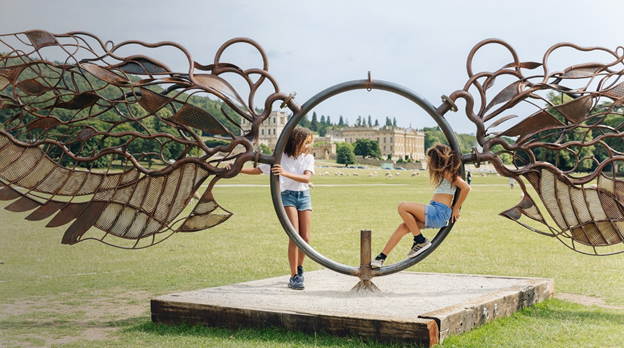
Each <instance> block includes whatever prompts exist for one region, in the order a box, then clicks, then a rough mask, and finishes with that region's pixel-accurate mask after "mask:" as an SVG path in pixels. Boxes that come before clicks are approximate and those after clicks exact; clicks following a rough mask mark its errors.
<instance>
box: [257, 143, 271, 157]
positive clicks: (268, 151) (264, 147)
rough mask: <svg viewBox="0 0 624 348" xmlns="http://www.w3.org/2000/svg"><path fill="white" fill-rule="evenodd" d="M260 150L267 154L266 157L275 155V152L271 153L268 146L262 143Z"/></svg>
mask: <svg viewBox="0 0 624 348" xmlns="http://www.w3.org/2000/svg"><path fill="white" fill-rule="evenodd" d="M260 148H261V149H262V153H263V154H265V155H270V154H272V153H273V151H271V148H270V147H268V146H266V145H264V144H262V143H261V144H260Z"/></svg>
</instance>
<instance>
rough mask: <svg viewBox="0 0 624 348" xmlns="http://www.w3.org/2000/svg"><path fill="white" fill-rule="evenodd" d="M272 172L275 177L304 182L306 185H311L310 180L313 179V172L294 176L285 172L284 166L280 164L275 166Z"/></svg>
mask: <svg viewBox="0 0 624 348" xmlns="http://www.w3.org/2000/svg"><path fill="white" fill-rule="evenodd" d="M271 171H272V172H273V174H275V175H281V176H283V177H285V178H288V179H291V180H294V181H298V182H302V183H304V184H307V183H309V182H310V180H311V179H312V172H311V171H309V170H305V171H304V172H303V174H293V173H289V172H287V171H285V170H284V168H282V166H281V165H279V164H274V165H273V168H271Z"/></svg>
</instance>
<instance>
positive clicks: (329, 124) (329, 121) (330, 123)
mask: <svg viewBox="0 0 624 348" xmlns="http://www.w3.org/2000/svg"><path fill="white" fill-rule="evenodd" d="M326 122H327V125H328V126H331V125H332V122H331V120H330V119H329V115H327V121H326Z"/></svg>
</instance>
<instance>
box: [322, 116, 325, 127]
mask: <svg viewBox="0 0 624 348" xmlns="http://www.w3.org/2000/svg"><path fill="white" fill-rule="evenodd" d="M321 125H323V126H324V125H326V123H325V115H321Z"/></svg>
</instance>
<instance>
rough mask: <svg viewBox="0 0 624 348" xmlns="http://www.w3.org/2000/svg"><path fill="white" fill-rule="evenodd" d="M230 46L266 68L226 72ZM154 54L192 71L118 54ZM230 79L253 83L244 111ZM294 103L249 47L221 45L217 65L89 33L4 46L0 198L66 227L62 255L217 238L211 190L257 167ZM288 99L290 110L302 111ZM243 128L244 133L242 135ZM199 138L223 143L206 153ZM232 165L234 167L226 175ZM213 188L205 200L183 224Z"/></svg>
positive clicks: (4, 40)
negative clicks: (280, 111)
mask: <svg viewBox="0 0 624 348" xmlns="http://www.w3.org/2000/svg"><path fill="white" fill-rule="evenodd" d="M235 43H244V44H248V45H251V46H253V47H254V48H255V49H256V50H257V52H258V53H259V55H260V56H261V58H262V62H263V66H262V67H260V68H257V69H248V70H243V69H241V68H239V67H238V66H236V65H233V64H230V63H225V62H221V61H220V57H221V55H222V53H223V52H224V51H225V50H226V49H227V48H228V47H229V46H231V45H232V44H235ZM158 49H169V50H175V51H176V52H178V53H179V54H181V55H183V56H184V57H186V59H187V61H188V67H187V69H188V70H187V71H181V72H175V71H172V70H171V69H170V68H169V67H168V66H167V65H165V64H164V63H163V62H160V61H158V60H156V59H153V58H151V57H149V56H147V55H130V56H127V55H123V53H122V52H126V51H128V50H134V51H135V52H136V51H141V52H156V51H157V50H158ZM48 56H52V57H54V61H50V60H47V58H46V57H48ZM224 73H229V74H234V75H236V76H238V78H239V79H240V78H242V79H243V81H245V82H246V83H247V85H248V88H249V91H248V94H249V98H248V100H247V101H245V100H243V98H241V96H239V94H238V93H237V92H236V91H235V90H234V89H233V88H232V86H231V85H230V83H228V82H227V81H226V80H225V79H223V78H222V77H221V76H220V75H222V74H224ZM266 83H268V84H270V85H271V87H272V90H273V93H271V95H270V96H269V97H268V98H267V100H263V101H262V104H261V106H262V107H263V109H264V111H262V112H257V111H256V108H255V105H254V97H255V94H256V91H257V90H258V89H259V88H260V86H261V85H263V84H266ZM201 95H204V96H211V97H213V98H216V99H218V100H220V101H222V102H224V103H225V104H226V105H227V110H226V109H225V108H222V109H221V110H217V112H214V111H210V110H209V109H207V108H206V107H205V105H204V106H198V105H194V102H195V101H196V100H195V99H194V98H195V97H196V96H201ZM287 99H289V98H288V96H286V95H283V94H281V93H280V91H279V88H278V85H277V83H275V81H273V79H272V77H271V76H270V75H269V74H268V62H267V58H266V54H265V52H264V51H263V50H262V48H261V47H260V46H259V45H257V44H256V43H255V42H253V41H251V40H248V39H234V40H231V41H229V42H227V43H225V44H224V45H223V46H222V47H221V48H220V49H219V51H218V52H217V54H216V56H215V59H214V62H213V63H212V64H210V65H202V64H199V63H197V62H194V61H193V60H192V58H191V56H190V54H189V53H188V52H187V51H186V50H185V49H184V48H183V47H181V46H179V45H177V44H175V43H172V42H162V43H158V44H147V43H142V42H138V41H128V42H123V43H121V44H118V45H115V44H113V43H111V42H106V43H105V42H103V41H101V40H100V39H98V38H97V37H95V36H93V35H91V34H87V33H80V32H75V33H67V34H62V35H54V34H50V33H48V32H45V31H40V30H37V31H28V32H24V33H17V34H8V35H1V36H0V123H1V124H2V127H1V129H0V199H1V200H15V202H13V203H11V204H10V205H9V206H7V208H6V209H7V210H9V211H14V212H26V211H30V210H34V211H33V212H32V213H31V214H30V215H28V216H27V217H26V219H27V220H42V219H46V218H49V217H51V216H52V215H54V214H56V215H54V217H53V218H52V219H51V220H50V222H49V223H48V224H47V226H49V227H57V226H62V225H65V224H68V223H70V222H71V225H70V226H69V227H68V228H67V230H66V232H65V235H64V236H63V243H66V244H74V243H76V242H79V241H81V240H85V239H97V240H100V241H102V242H104V243H107V244H111V245H115V246H120V247H127V248H141V247H146V246H150V245H154V244H156V243H158V242H160V241H162V240H164V239H165V238H167V237H169V236H170V235H171V234H173V233H175V232H191V231H199V230H203V229H206V228H210V227H212V226H215V225H217V224H220V223H222V222H223V221H225V220H227V219H228V218H229V217H230V215H231V213H230V212H229V211H227V210H225V209H223V208H222V207H220V206H219V204H218V203H217V202H216V201H215V199H214V197H213V196H212V187H213V186H214V184H215V182H216V181H217V180H219V179H220V178H228V177H232V176H235V175H236V174H237V173H238V172H239V171H240V169H241V168H242V165H243V164H244V163H245V162H247V161H254V160H255V161H258V160H259V159H260V156H259V154H258V153H257V152H256V149H255V146H256V142H257V138H258V128H259V125H260V123H261V122H262V121H263V120H264V119H265V118H266V117H267V116H268V114H269V113H270V111H271V107H270V106H271V104H272V103H273V102H275V101H278V100H279V101H284V100H287ZM291 99H292V98H290V99H289V101H288V102H287V103H286V104H288V106H289V107H291V108H292V109H294V110H296V109H297V107H296V105H295V104H294V102H292V100H291ZM241 119H244V120H246V121H248V122H249V123H248V124H250V125H251V126H250V127H248V128H249V129H242V127H241V122H240V120H241ZM241 129H242V131H241ZM202 134H203V135H211V136H214V137H217V138H222V139H225V140H227V142H225V143H224V144H223V145H219V146H214V147H208V146H207V145H206V144H205V143H204V142H203V141H202V138H201V135H202ZM240 134H242V135H240ZM264 159H265V160H266V158H264ZM232 160H234V162H233V164H232V166H231V168H230V167H226V166H223V165H222V163H223V161H232ZM208 179H210V180H209V185H208V189H207V190H206V192H205V193H204V195H203V196H202V197H201V198H200V199H199V200H198V202H197V204H196V205H195V206H194V209H193V210H192V212H191V213H190V214H188V215H187V216H183V215H182V211H183V209H184V208H185V207H186V205H187V204H188V203H189V202H190V200H191V198H192V197H193V194H194V193H195V192H196V190H197V189H198V188H199V187H200V185H201V184H202V183H204V182H205V181H206V180H208ZM92 226H95V227H97V229H99V230H100V231H102V232H103V233H96V232H97V231H96V230H95V229H91V230H90V228H91V227H92ZM87 231H89V233H87ZM92 231H94V233H91V232H92ZM115 237H116V238H115Z"/></svg>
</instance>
